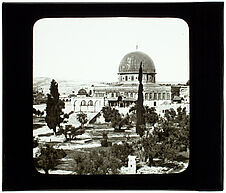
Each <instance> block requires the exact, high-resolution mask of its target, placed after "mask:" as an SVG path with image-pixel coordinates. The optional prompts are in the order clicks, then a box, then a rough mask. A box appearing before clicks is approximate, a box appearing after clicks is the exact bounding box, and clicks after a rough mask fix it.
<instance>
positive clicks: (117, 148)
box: [111, 143, 134, 166]
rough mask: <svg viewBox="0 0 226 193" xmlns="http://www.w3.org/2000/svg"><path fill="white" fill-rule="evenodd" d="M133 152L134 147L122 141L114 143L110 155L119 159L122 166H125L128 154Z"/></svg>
mask: <svg viewBox="0 0 226 193" xmlns="http://www.w3.org/2000/svg"><path fill="white" fill-rule="evenodd" d="M133 153H134V149H133V147H132V145H130V144H128V143H123V144H119V145H117V144H114V145H113V146H112V147H111V154H112V156H114V157H116V158H118V159H120V160H121V162H122V164H123V165H124V166H126V165H127V163H128V155H132V154H133Z"/></svg>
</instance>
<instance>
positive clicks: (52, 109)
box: [45, 80, 65, 133]
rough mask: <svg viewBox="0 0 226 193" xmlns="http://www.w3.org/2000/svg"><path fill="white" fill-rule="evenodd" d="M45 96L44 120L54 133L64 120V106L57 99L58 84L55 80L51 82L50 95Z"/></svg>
mask: <svg viewBox="0 0 226 193" xmlns="http://www.w3.org/2000/svg"><path fill="white" fill-rule="evenodd" d="M47 96H48V98H47V103H46V118H45V120H46V123H47V125H48V127H49V128H50V129H53V131H54V133H56V127H57V126H58V127H60V123H62V122H63V120H64V118H63V117H62V115H63V111H62V109H63V108H64V107H65V104H64V102H63V101H62V100H60V99H59V96H60V94H59V92H58V84H57V82H56V81H55V80H52V82H51V85H50V94H47Z"/></svg>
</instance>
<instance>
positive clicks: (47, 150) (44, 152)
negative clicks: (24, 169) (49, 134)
mask: <svg viewBox="0 0 226 193" xmlns="http://www.w3.org/2000/svg"><path fill="white" fill-rule="evenodd" d="M65 156H66V153H65V152H64V150H57V149H54V148H53V147H52V146H51V145H46V146H44V147H42V148H41V150H40V156H39V157H38V158H36V159H35V166H36V167H37V168H40V169H43V170H44V172H45V174H48V173H49V170H50V169H54V168H55V167H56V166H57V165H58V164H59V159H61V158H63V157H65Z"/></svg>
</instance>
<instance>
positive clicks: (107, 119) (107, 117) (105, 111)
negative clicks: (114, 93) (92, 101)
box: [102, 107, 112, 122]
mask: <svg viewBox="0 0 226 193" xmlns="http://www.w3.org/2000/svg"><path fill="white" fill-rule="evenodd" d="M102 112H103V117H104V119H105V122H110V121H111V118H112V108H111V107H103V108H102Z"/></svg>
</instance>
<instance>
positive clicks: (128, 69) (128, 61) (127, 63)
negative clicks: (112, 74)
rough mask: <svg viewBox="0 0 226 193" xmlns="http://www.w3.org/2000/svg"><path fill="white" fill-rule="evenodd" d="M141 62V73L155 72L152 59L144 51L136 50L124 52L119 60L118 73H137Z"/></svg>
mask: <svg viewBox="0 0 226 193" xmlns="http://www.w3.org/2000/svg"><path fill="white" fill-rule="evenodd" d="M141 62H142V64H143V73H155V65H154V62H153V61H152V59H151V58H150V57H149V56H148V55H147V54H145V53H143V52H140V51H136V52H130V53H128V54H126V55H125V56H124V57H123V59H122V60H121V62H120V65H119V74H121V73H139V68H140V63H141Z"/></svg>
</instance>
